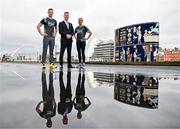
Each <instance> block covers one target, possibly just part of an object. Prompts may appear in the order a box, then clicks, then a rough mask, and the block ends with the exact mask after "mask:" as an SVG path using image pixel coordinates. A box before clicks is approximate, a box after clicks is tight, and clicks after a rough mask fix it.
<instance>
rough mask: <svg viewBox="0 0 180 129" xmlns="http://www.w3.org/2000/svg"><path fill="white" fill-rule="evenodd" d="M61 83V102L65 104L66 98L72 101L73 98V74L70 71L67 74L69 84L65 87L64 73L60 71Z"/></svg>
mask: <svg viewBox="0 0 180 129" xmlns="http://www.w3.org/2000/svg"><path fill="white" fill-rule="evenodd" d="M59 83H60V100H61V102H65V100H66V98H70V99H71V97H72V93H71V72H70V71H68V73H67V83H66V87H65V85H64V81H63V72H62V71H60V73H59Z"/></svg>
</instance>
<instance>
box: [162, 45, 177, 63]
mask: <svg viewBox="0 0 180 129" xmlns="http://www.w3.org/2000/svg"><path fill="white" fill-rule="evenodd" d="M164 61H180V49H178V48H174V49H171V50H170V49H165V50H164Z"/></svg>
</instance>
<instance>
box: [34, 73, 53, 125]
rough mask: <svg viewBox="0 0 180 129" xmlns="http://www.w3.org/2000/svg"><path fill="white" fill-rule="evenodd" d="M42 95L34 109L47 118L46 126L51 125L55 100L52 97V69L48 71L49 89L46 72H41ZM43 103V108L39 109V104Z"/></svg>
mask: <svg viewBox="0 0 180 129" xmlns="http://www.w3.org/2000/svg"><path fill="white" fill-rule="evenodd" d="M42 97H43V101H41V102H39V103H38V105H37V107H36V111H37V112H38V114H39V115H40V116H41V117H42V118H45V119H47V123H46V125H47V127H48V128H51V127H52V121H51V118H52V117H54V116H55V115H56V102H55V99H54V87H53V71H51V72H50V73H49V90H48V89H47V83H46V73H45V71H43V72H42ZM41 104H43V110H42V111H41V110H40V105H41Z"/></svg>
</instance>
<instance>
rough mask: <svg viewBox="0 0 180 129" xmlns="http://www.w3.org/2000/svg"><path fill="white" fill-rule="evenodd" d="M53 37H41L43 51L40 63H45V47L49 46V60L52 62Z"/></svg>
mask: <svg viewBox="0 0 180 129" xmlns="http://www.w3.org/2000/svg"><path fill="white" fill-rule="evenodd" d="M54 44H55V38H54V37H44V38H43V52H42V63H46V55H47V49H48V46H49V56H50V57H49V62H50V63H53V51H54Z"/></svg>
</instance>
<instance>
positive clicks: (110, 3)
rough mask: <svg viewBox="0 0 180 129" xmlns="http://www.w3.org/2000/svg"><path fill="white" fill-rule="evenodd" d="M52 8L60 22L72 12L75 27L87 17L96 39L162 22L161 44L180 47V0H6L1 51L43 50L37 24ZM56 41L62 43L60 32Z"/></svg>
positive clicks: (88, 24) (71, 19)
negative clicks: (78, 20) (124, 27)
mask: <svg viewBox="0 0 180 129" xmlns="http://www.w3.org/2000/svg"><path fill="white" fill-rule="evenodd" d="M50 7H52V8H53V9H54V11H55V14H54V18H55V19H56V20H57V21H58V22H60V21H62V20H63V12H64V11H69V12H70V22H72V23H73V25H74V27H76V26H77V19H78V17H83V18H84V24H85V25H87V26H88V27H89V28H90V29H91V30H92V32H93V36H92V39H93V38H95V39H102V40H108V39H114V30H115V29H116V28H119V27H123V26H126V25H131V24H135V23H142V22H150V21H159V22H160V46H162V47H171V48H172V47H175V46H176V47H180V43H179V41H180V29H179V28H180V1H179V0H136V1H132V0H121V1H120V0H106V1H105V0H98V1H97V0H91V1H90V0H83V1H82V0H76V1H72V0H38V1H35V0H26V1H24V0H13V1H12V0H2V1H1V10H0V11H1V13H0V19H1V20H0V22H1V26H0V29H1V37H0V38H1V42H0V46H1V53H6V52H7V51H9V50H11V49H12V47H19V45H22V44H23V48H24V52H29V53H34V52H36V51H39V52H41V47H42V46H41V45H42V37H41V36H40V35H39V34H38V33H37V30H36V25H37V23H38V22H39V21H40V20H41V19H42V18H44V17H46V16H47V9H48V8H50ZM56 44H57V45H59V44H60V43H59V35H58V37H57V39H56ZM75 47H76V46H75V44H74V45H73V54H77V52H76V49H75ZM29 48H33V49H29ZM87 49H88V46H87ZM89 49H90V50H91V48H89Z"/></svg>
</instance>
